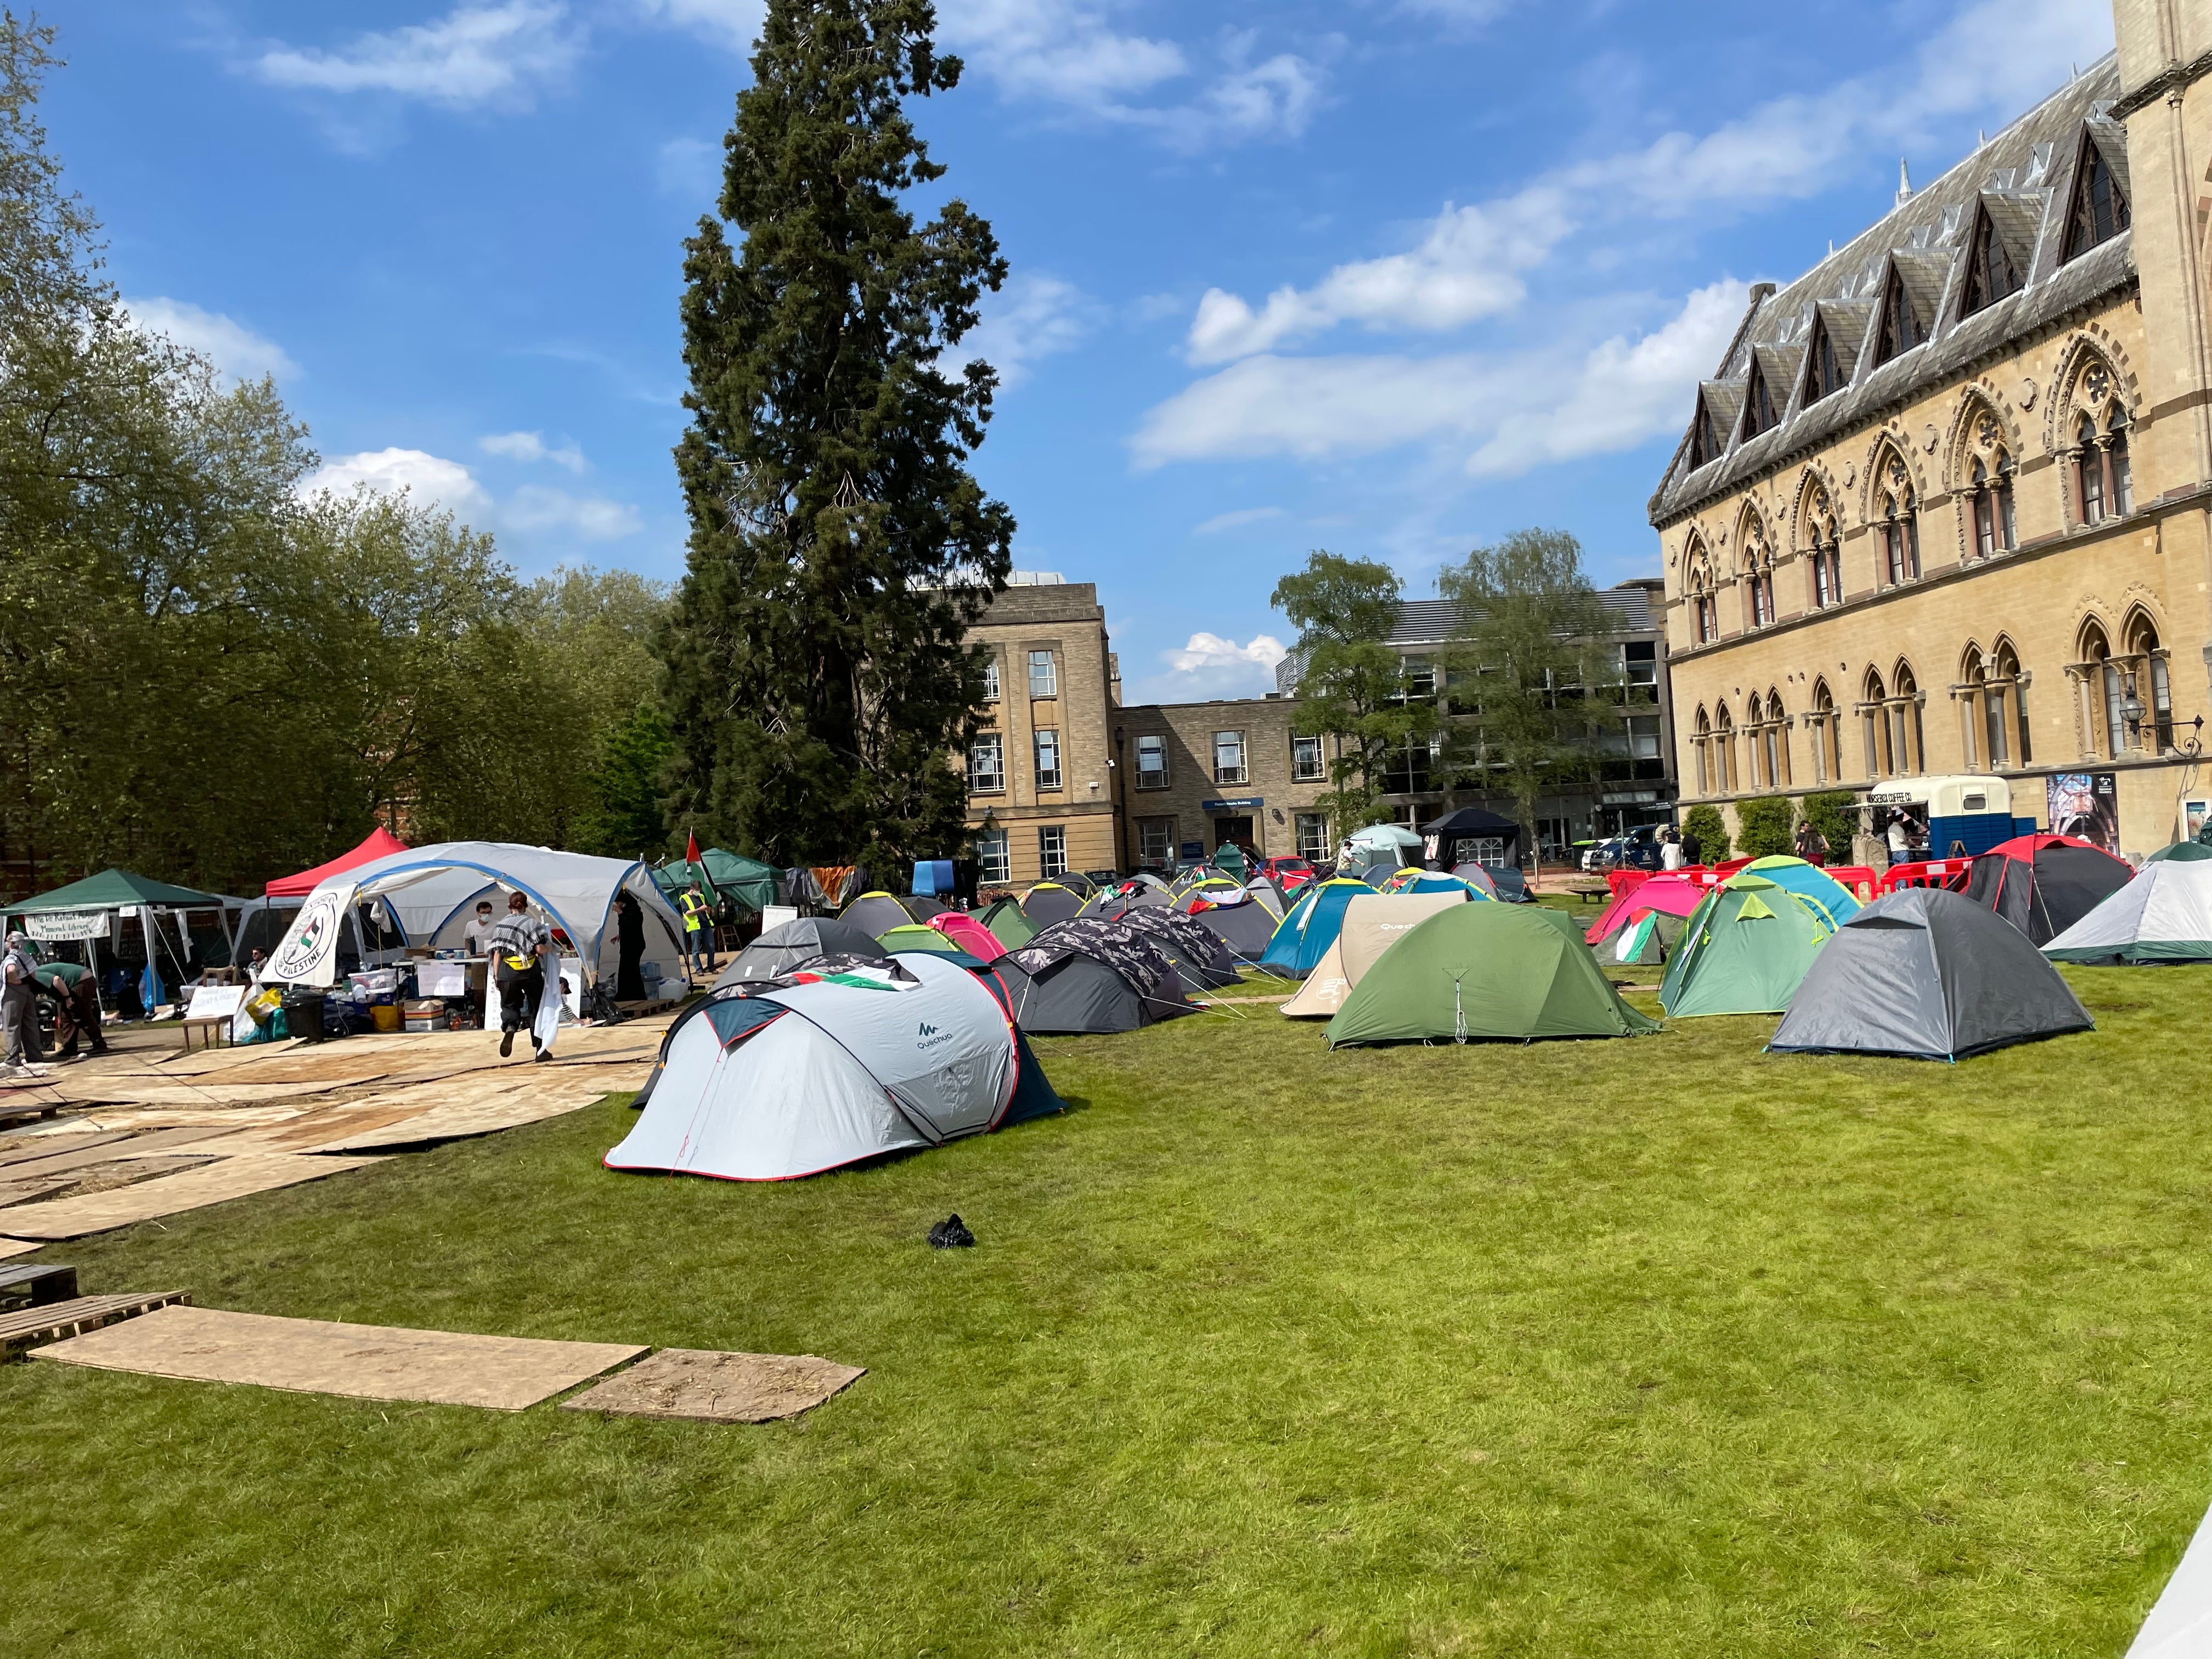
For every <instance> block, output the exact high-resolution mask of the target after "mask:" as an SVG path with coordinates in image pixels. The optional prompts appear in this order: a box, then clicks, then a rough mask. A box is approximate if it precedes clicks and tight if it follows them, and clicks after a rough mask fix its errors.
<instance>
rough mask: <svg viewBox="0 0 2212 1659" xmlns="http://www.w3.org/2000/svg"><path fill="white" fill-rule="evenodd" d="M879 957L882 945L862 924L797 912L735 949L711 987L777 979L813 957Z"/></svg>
mask: <svg viewBox="0 0 2212 1659" xmlns="http://www.w3.org/2000/svg"><path fill="white" fill-rule="evenodd" d="M833 952H834V953H836V954H837V955H840V956H854V957H880V956H882V955H883V954H884V947H883V946H882V945H878V944H877V943H876V941H875V939H874V937H873V936H872V934H870V933H868V931H867V930H866V928H864V927H854V925H853V924H852V923H851V922H849V921H841V920H839V919H838V918H836V917H835V916H801V917H799V920H798V921H787V922H783V923H781V924H780V925H778V926H776V927H771V928H769V930H768V932H766V933H763V934H762V935H761V936H760V937H759V938H758V939H755V940H754V941H753V942H752V943H751V944H750V945H747V946H745V948H744V950H742V951H738V959H737V960H736V961H735V962H732V963H731V964H730V965H729V966H728V967H726V968H725V969H722V974H721V977H720V978H719V979H717V980H716V981H714V988H715V989H716V990H718V991H719V990H720V989H721V988H722V987H724V986H726V985H736V984H739V983H741V982H743V981H747V980H763V979H779V978H781V976H782V975H786V974H787V973H789V972H790V971H791V970H792V969H794V968H796V967H798V966H799V963H802V962H806V961H810V960H811V959H812V958H813V957H820V956H828V955H830V954H831V953H833Z"/></svg>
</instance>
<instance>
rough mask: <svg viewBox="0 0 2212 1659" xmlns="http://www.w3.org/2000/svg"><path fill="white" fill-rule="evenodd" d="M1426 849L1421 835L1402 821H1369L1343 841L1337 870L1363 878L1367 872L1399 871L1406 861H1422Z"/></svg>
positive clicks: (1343, 873) (1414, 862) (1418, 862)
mask: <svg viewBox="0 0 2212 1659" xmlns="http://www.w3.org/2000/svg"><path fill="white" fill-rule="evenodd" d="M1427 859H1428V851H1427V848H1426V847H1425V844H1424V843H1423V842H1422V840H1421V838H1420V837H1419V836H1417V835H1415V834H1414V833H1413V831H1412V830H1410V829H1407V828H1406V826H1405V825H1404V824H1402V823H1370V824H1369V825H1368V826H1367V827H1366V828H1365V829H1355V830H1353V831H1352V834H1351V836H1349V837H1347V838H1346V842H1345V843H1344V853H1343V856H1342V857H1340V859H1338V860H1337V866H1336V868H1337V873H1338V874H1339V875H1345V876H1358V877H1362V878H1364V876H1365V875H1366V873H1367V872H1369V871H1370V870H1373V869H1378V868H1379V869H1381V870H1383V871H1384V872H1389V871H1392V870H1402V869H1404V868H1405V867H1406V866H1407V865H1409V864H1421V863H1425V861H1426V860H1427Z"/></svg>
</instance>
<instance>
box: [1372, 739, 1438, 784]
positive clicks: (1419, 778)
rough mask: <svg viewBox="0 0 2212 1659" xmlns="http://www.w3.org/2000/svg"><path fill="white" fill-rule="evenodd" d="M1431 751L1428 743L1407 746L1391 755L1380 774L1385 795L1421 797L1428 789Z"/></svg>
mask: <svg viewBox="0 0 2212 1659" xmlns="http://www.w3.org/2000/svg"><path fill="white" fill-rule="evenodd" d="M1433 752H1434V751H1433V749H1432V747H1431V744H1430V743H1428V742H1415V743H1411V744H1407V746H1406V747H1405V748H1403V749H1401V750H1397V751H1396V752H1395V753H1394V754H1392V755H1391V757H1389V761H1388V762H1387V763H1386V764H1385V766H1384V769H1383V793H1384V794H1386V795H1421V794H1426V793H1428V788H1429V762H1430V760H1431V758H1432V756H1433Z"/></svg>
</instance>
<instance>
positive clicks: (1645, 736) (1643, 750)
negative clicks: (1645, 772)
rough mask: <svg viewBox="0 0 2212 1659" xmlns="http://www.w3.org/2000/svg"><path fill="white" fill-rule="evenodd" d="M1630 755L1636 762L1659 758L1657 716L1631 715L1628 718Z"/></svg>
mask: <svg viewBox="0 0 2212 1659" xmlns="http://www.w3.org/2000/svg"><path fill="white" fill-rule="evenodd" d="M1628 753H1629V756H1630V757H1631V758H1632V759H1634V760H1657V759H1658V758H1659V717H1658V716H1657V715H1656V714H1631V715H1630V716H1629V717H1628Z"/></svg>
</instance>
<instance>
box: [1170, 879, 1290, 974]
mask: <svg viewBox="0 0 2212 1659" xmlns="http://www.w3.org/2000/svg"><path fill="white" fill-rule="evenodd" d="M1217 893H1218V895H1219V896H1218V897H1217V896H1216V894H1217ZM1175 908H1176V910H1177V911H1178V912H1180V913H1181V914H1182V915H1188V916H1191V917H1194V918H1195V919H1196V921H1198V922H1199V924H1200V926H1201V927H1205V928H1206V930H1207V931H1208V932H1209V933H1212V934H1213V935H1214V936H1215V937H1216V938H1217V939H1220V941H1221V942H1222V943H1223V944H1224V945H1227V946H1228V947H1229V949H1230V951H1231V954H1232V955H1234V956H1235V957H1236V958H1237V960H1238V961H1239V962H1257V961H1259V960H1260V958H1261V957H1263V956H1265V955H1267V944H1268V941H1269V940H1271V939H1273V938H1274V937H1275V929H1277V928H1278V927H1281V926H1282V925H1283V919H1282V918H1281V917H1280V916H1279V915H1276V914H1275V913H1274V912H1273V910H1270V909H1269V908H1267V905H1266V904H1265V903H1263V902H1261V901H1260V900H1259V899H1257V898H1255V897H1253V896H1251V894H1250V893H1249V891H1248V892H1246V893H1243V894H1242V895H1241V896H1231V894H1230V893H1229V891H1228V890H1226V889H1215V890H1207V891H1200V890H1193V891H1191V892H1188V893H1185V894H1184V895H1183V896H1182V897H1181V898H1179V899H1177V900H1176V902H1175Z"/></svg>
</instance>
